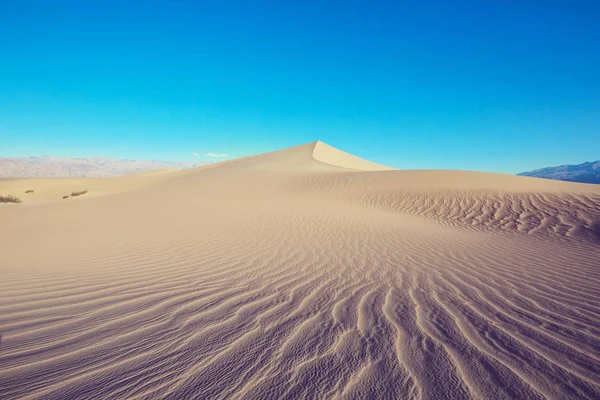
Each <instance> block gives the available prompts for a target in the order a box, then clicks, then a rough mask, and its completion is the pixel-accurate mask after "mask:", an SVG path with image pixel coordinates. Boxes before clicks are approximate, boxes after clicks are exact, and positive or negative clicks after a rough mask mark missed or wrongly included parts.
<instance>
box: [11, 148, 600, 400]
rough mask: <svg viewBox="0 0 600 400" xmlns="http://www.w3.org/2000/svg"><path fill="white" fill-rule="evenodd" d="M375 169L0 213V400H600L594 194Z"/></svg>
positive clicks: (171, 189) (225, 176) (185, 178)
mask: <svg viewBox="0 0 600 400" xmlns="http://www.w3.org/2000/svg"><path fill="white" fill-rule="evenodd" d="M384 169H385V167H380V166H376V165H374V164H371V163H368V162H366V161H365V162H362V161H360V160H357V159H355V158H353V157H352V156H349V155H348V157H347V156H341V155H340V152H339V151H338V150H336V149H333V148H330V147H328V146H326V145H324V144H320V143H310V144H307V145H303V146H298V147H294V148H289V149H285V150H282V151H279V152H273V153H268V154H264V155H260V156H254V157H248V158H244V159H239V160H234V161H230V162H225V163H220V164H215V165H212V166H210V167H203V168H199V169H196V170H192V171H187V173H185V174H180V173H175V174H174V175H171V176H170V177H169V178H168V179H167V178H165V179H162V180H161V181H160V182H158V181H157V182H154V183H153V184H152V185H142V184H140V185H139V187H136V188H135V189H132V190H128V191H120V192H115V193H113V194H110V193H109V194H106V195H104V196H95V197H94V196H90V197H89V198H85V197H84V196H82V198H81V199H79V200H78V201H72V202H67V201H64V202H63V201H60V202H54V203H49V204H40V205H35V204H29V205H28V204H20V205H19V204H11V205H0V221H2V228H3V229H2V231H1V233H0V268H1V270H0V271H1V272H2V279H0V334H1V335H2V339H1V343H0V398H2V399H17V398H43V399H67V398H86V399H96V398H97V399H108V398H110V399H112V398H127V399H146V398H173V399H180V398H190V399H192V398H193V399H196V398H261V399H262V398H270V399H279V398H348V399H355V398H386V399H392V398H416V399H447V398H453V399H459V398H460V399H462V398H477V399H507V398H508V399H516V398H531V399H545V398H549V399H568V398H583V399H585V398H587V399H597V398H600V379H599V378H598V377H599V376H600V237H599V232H600V225H599V221H600V188H599V187H597V186H591V185H582V184H573V183H565V182H555V181H548V180H539V179H534V178H525V177H512V176H504V175H495V174H482V173H470V172H444V171H396V170H384ZM165 176H166V175H165ZM132 179H133V178H132ZM139 179H143V178H141V177H140V178H139Z"/></svg>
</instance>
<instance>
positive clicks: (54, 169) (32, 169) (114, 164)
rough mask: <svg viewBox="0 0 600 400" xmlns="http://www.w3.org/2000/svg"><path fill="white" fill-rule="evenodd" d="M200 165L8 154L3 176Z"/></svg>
mask: <svg viewBox="0 0 600 400" xmlns="http://www.w3.org/2000/svg"><path fill="white" fill-rule="evenodd" d="M199 165H203V163H182V162H169V161H156V160H151V161H148V160H122V159H118V158H104V157H91V158H69V157H54V156H41V157H26V158H25V157H24V158H21V157H5V158H0V178H33V177H35V178H43V177H64V178H66V177H93V178H109V177H115V176H121V175H126V174H132V173H135V172H142V171H149V170H155V169H186V168H193V167H197V166H199Z"/></svg>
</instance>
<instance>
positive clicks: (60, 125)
mask: <svg viewBox="0 0 600 400" xmlns="http://www.w3.org/2000/svg"><path fill="white" fill-rule="evenodd" d="M3 8H4V9H3V14H4V16H5V18H4V20H5V21H6V22H5V24H3V25H2V26H0V34H2V35H3V36H4V37H7V38H12V40H10V41H8V40H6V41H4V42H3V43H2V44H0V51H2V53H3V54H4V55H5V62H4V63H3V64H2V65H0V74H2V76H3V77H4V78H5V81H6V82H5V83H4V84H3V85H2V87H1V88H0V121H1V122H0V135H1V136H2V139H3V140H2V141H3V144H2V146H0V157H39V156H43V155H49V156H57V157H71V158H92V157H98V156H99V157H103V158H119V159H128V160H156V161H169V162H182V163H204V162H215V161H221V160H224V159H232V158H239V157H245V156H250V155H255V154H260V153H265V152H269V151H275V150H279V149H283V148H287V147H292V146H295V145H300V144H303V143H309V142H312V141H314V140H315V139H314V138H317V140H321V141H323V142H325V143H327V144H329V145H331V146H333V147H335V148H338V149H340V150H342V151H344V152H347V153H350V154H353V155H355V156H357V157H360V158H364V159H366V160H369V161H372V162H374V163H378V164H383V165H387V166H390V167H393V168H398V169H430V170H431V169H447V170H469V171H483V172H498V173H506V174H516V173H520V172H525V171H532V170H537V169H542V168H546V167H553V166H560V165H579V164H582V163H585V162H594V161H595V160H598V159H600V156H599V155H598V153H597V149H598V148H600V135H599V134H598V131H599V130H600V129H599V128H600V101H599V100H598V96H597V93H598V92H599V90H600V77H599V76H598V74H597V72H596V71H598V70H600V54H598V52H597V51H594V49H595V48H596V47H597V45H596V43H597V40H598V38H600V26H598V24H596V23H595V21H597V19H598V17H599V16H600V4H597V3H595V2H588V1H580V2H576V3H572V2H566V1H565V2H558V1H557V2H551V3H550V2H533V1H530V2H521V3H518V4H517V3H512V2H511V3H504V2H495V1H488V2H475V1H456V2H447V3H446V2H427V3H418V4H417V3H416V2H408V3H403V4H396V3H393V4H390V3H385V2H376V4H373V3H372V2H368V3H367V2H361V1H355V2H348V3H343V4H342V3H340V2H325V3H322V2H320V3H316V2H314V3H313V2H291V1H290V2H269V1H266V2H226V4H222V3H221V4H218V3H216V2H203V3H202V4H193V2H177V3H168V2H158V1H154V2H147V3H144V4H143V5H140V4H139V3H135V2H127V4H122V3H118V4H117V3H114V4H103V3H102V2H86V3H85V4H82V3H80V2H76V1H58V2H54V3H48V2H45V1H9V2H7V3H6V4H4V7H3ZM31 10H35V12H34V13H32V12H31ZM449 15H451V16H452V18H447V17H446V16H449ZM108 28H110V29H108Z"/></svg>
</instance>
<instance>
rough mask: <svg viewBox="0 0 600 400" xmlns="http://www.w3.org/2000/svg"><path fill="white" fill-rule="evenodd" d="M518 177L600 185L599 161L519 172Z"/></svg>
mask: <svg viewBox="0 0 600 400" xmlns="http://www.w3.org/2000/svg"><path fill="white" fill-rule="evenodd" d="M517 175H520V176H533V177H536V178H545V179H554V180H559V181H570V182H581V183H600V160H598V161H593V162H585V163H583V164H579V165H559V166H558V167H547V168H542V169H536V170H535V171H528V172H521V173H520V174H517Z"/></svg>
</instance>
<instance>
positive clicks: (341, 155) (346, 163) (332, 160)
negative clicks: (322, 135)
mask: <svg viewBox="0 0 600 400" xmlns="http://www.w3.org/2000/svg"><path fill="white" fill-rule="evenodd" d="M312 155H313V157H314V159H315V160H317V161H320V162H322V163H325V164H330V165H335V166H338V167H343V168H348V169H355V170H361V171H387V170H393V168H390V167H386V166H383V165H379V164H375V163H372V162H371V161H367V160H364V159H362V158H359V157H356V156H353V155H352V154H349V153H346V152H344V151H341V150H338V149H336V148H335V147H331V146H329V145H328V144H326V143H323V142H321V141H319V140H317V141H316V142H314V148H313V153H312Z"/></svg>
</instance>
